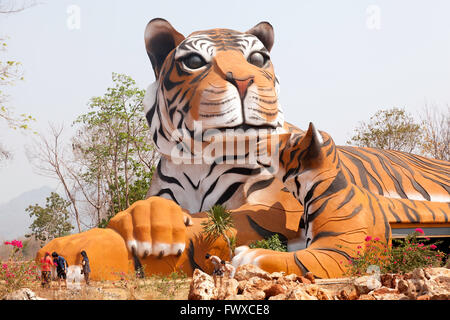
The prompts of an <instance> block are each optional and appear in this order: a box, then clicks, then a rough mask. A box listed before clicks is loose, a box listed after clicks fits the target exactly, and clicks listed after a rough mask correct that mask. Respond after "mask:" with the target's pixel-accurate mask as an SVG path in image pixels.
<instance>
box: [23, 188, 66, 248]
mask: <svg viewBox="0 0 450 320" xmlns="http://www.w3.org/2000/svg"><path fill="white" fill-rule="evenodd" d="M69 206H70V201H66V200H64V199H63V198H62V197H61V196H60V195H59V194H57V193H56V192H52V193H51V194H50V196H49V197H47V198H46V205H45V207H41V206H40V205H38V204H35V205H30V206H28V208H26V209H25V211H27V212H29V214H30V217H31V218H34V221H33V223H32V224H31V226H30V229H31V233H30V234H27V235H26V237H31V236H34V237H35V238H36V239H37V240H40V241H41V244H44V243H45V242H47V241H50V240H52V239H54V238H57V237H62V236H65V235H68V234H69V233H70V231H71V230H72V229H73V226H72V225H71V223H70V222H69V219H70V216H69V211H68V207H69Z"/></svg>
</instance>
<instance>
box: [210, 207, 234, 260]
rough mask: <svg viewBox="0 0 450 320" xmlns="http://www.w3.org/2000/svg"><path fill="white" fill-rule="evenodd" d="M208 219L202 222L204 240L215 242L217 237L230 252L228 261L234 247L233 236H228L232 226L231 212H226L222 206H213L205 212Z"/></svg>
mask: <svg viewBox="0 0 450 320" xmlns="http://www.w3.org/2000/svg"><path fill="white" fill-rule="evenodd" d="M207 217H208V219H207V220H206V221H205V222H202V226H203V233H204V234H205V235H206V240H207V241H210V240H216V239H217V238H219V237H223V239H224V240H225V241H226V242H227V244H228V248H229V250H230V260H231V259H232V257H233V251H234V245H233V244H235V243H236V239H235V238H234V236H229V232H230V230H231V228H233V226H234V222H233V216H232V214H231V211H229V210H226V208H225V207H224V206H222V205H219V204H218V205H214V206H213V207H212V208H211V209H210V210H209V211H207Z"/></svg>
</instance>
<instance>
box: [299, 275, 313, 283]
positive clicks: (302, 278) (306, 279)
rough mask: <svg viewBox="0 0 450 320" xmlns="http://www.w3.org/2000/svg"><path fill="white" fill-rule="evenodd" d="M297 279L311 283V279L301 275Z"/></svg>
mask: <svg viewBox="0 0 450 320" xmlns="http://www.w3.org/2000/svg"><path fill="white" fill-rule="evenodd" d="M297 281H298V282H300V283H307V284H311V283H312V282H311V280H309V279H308V278H305V277H302V276H300V277H298V280H297Z"/></svg>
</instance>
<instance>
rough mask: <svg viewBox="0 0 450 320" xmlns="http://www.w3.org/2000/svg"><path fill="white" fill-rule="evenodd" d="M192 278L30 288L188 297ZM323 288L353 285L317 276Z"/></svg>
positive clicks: (66, 296)
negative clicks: (77, 286) (76, 286)
mask: <svg viewBox="0 0 450 320" xmlns="http://www.w3.org/2000/svg"><path fill="white" fill-rule="evenodd" d="M191 280H192V278H189V277H188V278H184V279H175V280H167V279H161V278H158V279H155V278H148V279H136V280H134V281H132V282H128V283H123V282H122V283H120V282H117V281H91V283H90V285H89V286H86V285H85V284H84V283H82V284H81V285H80V288H79V289H75V288H70V286H69V289H66V288H65V286H64V284H62V285H61V289H58V282H57V281H52V285H51V288H45V289H44V288H41V287H40V286H34V287H30V289H31V290H33V291H34V292H35V293H36V295H37V296H38V297H41V298H45V299H49V300H187V298H188V294H189V285H190V282H191ZM316 281H317V282H316V284H318V285H319V286H320V287H322V288H323V289H327V290H329V291H330V292H331V293H333V294H337V293H338V292H339V291H341V290H342V289H345V288H347V287H352V284H351V281H350V279H348V278H341V279H317V280H316Z"/></svg>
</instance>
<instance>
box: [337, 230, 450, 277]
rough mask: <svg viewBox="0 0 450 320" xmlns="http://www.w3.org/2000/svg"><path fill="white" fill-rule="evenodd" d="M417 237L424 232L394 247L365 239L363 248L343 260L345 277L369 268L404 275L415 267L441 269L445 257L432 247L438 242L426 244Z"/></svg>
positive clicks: (398, 241)
mask: <svg viewBox="0 0 450 320" xmlns="http://www.w3.org/2000/svg"><path fill="white" fill-rule="evenodd" d="M420 234H422V235H423V234H424V232H423V230H422V229H420V228H417V229H416V230H415V231H414V232H413V233H412V234H410V235H408V236H407V237H406V238H405V239H400V240H396V242H397V244H396V245H395V246H393V245H391V244H389V245H387V244H386V243H384V242H382V241H380V239H378V238H373V239H372V237H370V236H368V237H366V241H365V243H364V248H363V247H362V246H358V247H357V249H358V250H357V251H356V252H355V254H354V255H353V257H351V258H350V259H349V260H348V261H347V267H348V268H347V271H346V274H347V275H349V276H360V275H364V274H367V273H368V272H367V270H368V268H369V267H370V266H377V267H378V268H379V270H380V273H408V272H411V271H413V270H414V269H416V268H425V267H440V266H442V263H443V260H444V257H445V254H444V253H443V252H441V251H439V250H437V246H436V244H438V243H439V242H435V243H434V244H426V242H429V241H430V239H429V238H425V239H424V240H419V239H417V237H418V236H419V235H420ZM341 263H343V261H341Z"/></svg>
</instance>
